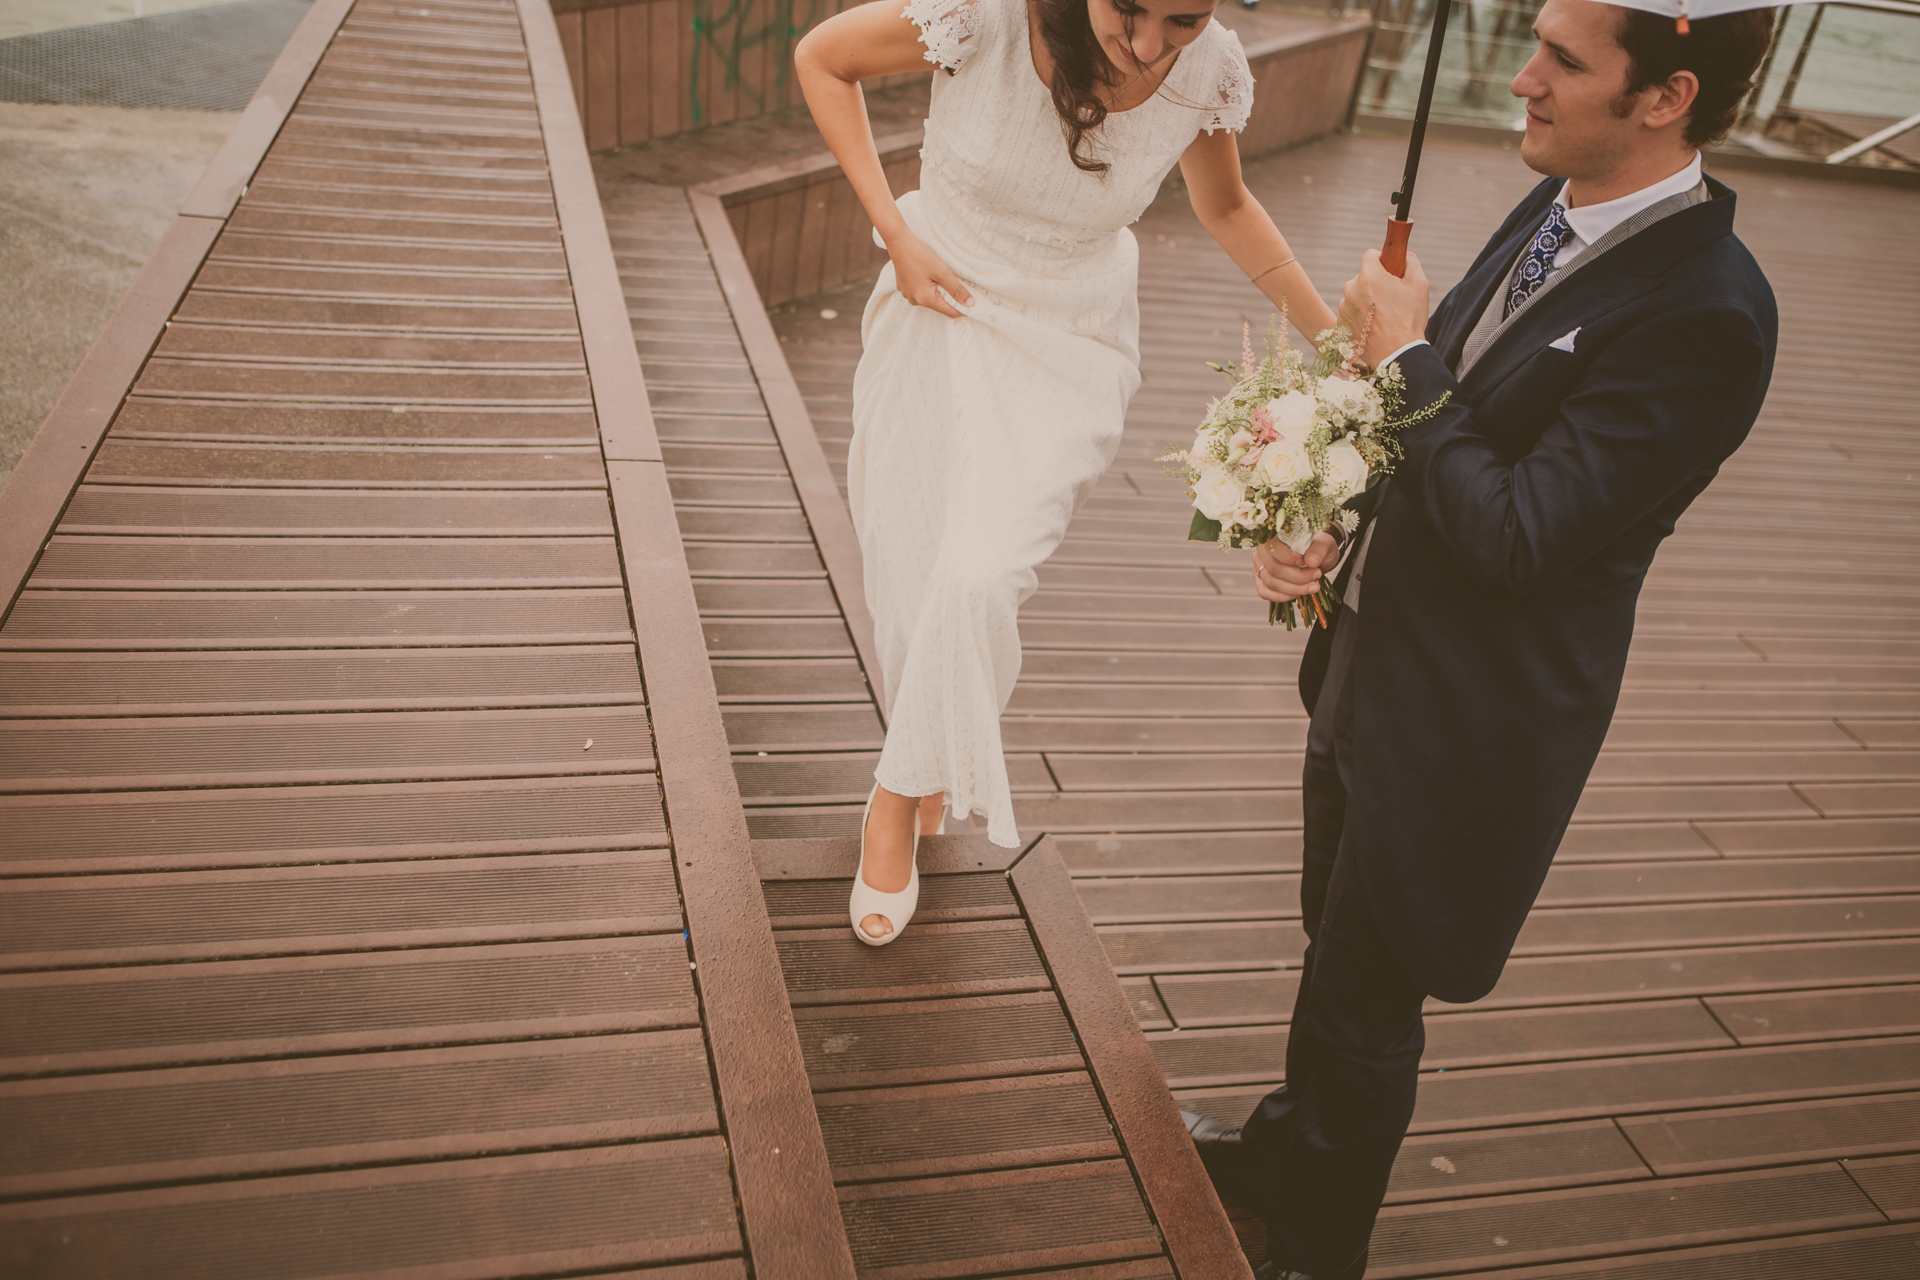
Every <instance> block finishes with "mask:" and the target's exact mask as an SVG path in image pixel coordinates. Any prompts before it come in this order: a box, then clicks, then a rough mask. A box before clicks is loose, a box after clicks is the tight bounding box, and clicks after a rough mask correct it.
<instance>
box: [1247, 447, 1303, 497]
mask: <svg viewBox="0 0 1920 1280" xmlns="http://www.w3.org/2000/svg"><path fill="white" fill-rule="evenodd" d="M1304 439H1305V433H1301V436H1300V437H1299V438H1295V437H1292V436H1285V435H1283V436H1281V437H1280V439H1278V440H1275V441H1274V442H1273V443H1272V444H1269V445H1268V446H1267V447H1266V448H1265V449H1264V450H1262V451H1261V454H1260V462H1259V465H1258V466H1256V467H1255V468H1254V474H1255V475H1257V476H1259V477H1260V482H1261V483H1262V484H1268V485H1272V486H1273V487H1274V488H1276V489H1280V490H1283V491H1284V490H1287V489H1291V488H1293V486H1295V485H1296V484H1299V483H1300V482H1301V481H1302V480H1305V479H1306V478H1307V477H1308V476H1310V475H1312V474H1313V460H1312V459H1311V458H1309V457H1308V456H1307V448H1306V444H1305V443H1304Z"/></svg>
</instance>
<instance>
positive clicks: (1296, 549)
mask: <svg viewBox="0 0 1920 1280" xmlns="http://www.w3.org/2000/svg"><path fill="white" fill-rule="evenodd" d="M1315 532H1316V530H1314V529H1313V528H1311V527H1310V526H1309V525H1308V524H1307V522H1306V521H1305V520H1302V519H1301V518H1300V517H1299V516H1295V517H1294V518H1293V519H1292V520H1290V521H1288V522H1287V523H1286V524H1284V525H1282V526H1280V528H1279V530H1278V531H1277V532H1276V533H1275V534H1274V536H1275V537H1276V538H1278V539H1280V541H1282V542H1284V543H1286V544H1287V547H1288V549H1289V550H1291V551H1292V552H1293V554H1295V555H1297V556H1303V555H1305V554H1307V546H1308V544H1309V543H1311V542H1312V541H1313V535H1314V533H1315Z"/></svg>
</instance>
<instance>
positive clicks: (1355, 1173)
mask: <svg viewBox="0 0 1920 1280" xmlns="http://www.w3.org/2000/svg"><path fill="white" fill-rule="evenodd" d="M1359 624H1360V615H1358V614H1356V613H1354V612H1352V611H1350V610H1343V611H1342V614H1341V617H1340V620H1339V625H1338V626H1337V627H1336V629H1335V632H1334V637H1333V641H1334V643H1333V652H1332V653H1331V655H1330V656H1329V661H1328V665H1327V680H1326V683H1325V684H1324V685H1322V686H1321V689H1322V692H1321V696H1320V699H1319V701H1318V703H1317V705H1316V706H1315V708H1314V717H1313V723H1312V726H1311V727H1310V728H1309V730H1308V732H1307V758H1306V769H1305V777H1304V779H1303V785H1304V788H1305V793H1304V805H1305V818H1306V833H1305V836H1306V851H1305V857H1304V865H1303V867H1302V874H1301V877H1300V907H1301V912H1302V923H1303V924H1304V926H1305V928H1306V932H1307V938H1308V946H1307V954H1306V962H1305V965H1304V967H1303V969H1302V972H1301V975H1300V993H1299V995H1298V997H1297V998H1296V999H1295V1002H1294V1009H1293V1023H1292V1025H1291V1027H1289V1029H1288V1035H1287V1080H1286V1083H1285V1084H1284V1085H1282V1086H1281V1087H1280V1088H1278V1089H1276V1090H1274V1091H1273V1092H1272V1093H1270V1094H1268V1095H1267V1096H1266V1097H1265V1098H1263V1099H1261V1101H1260V1105H1259V1106H1258V1107H1256V1108H1255V1109H1254V1112H1253V1115H1252V1116H1251V1117H1249V1118H1248V1120H1247V1123H1246V1127H1245V1133H1244V1139H1243V1140H1244V1141H1245V1143H1246V1144H1247V1149H1248V1154H1249V1156H1250V1158H1251V1164H1252V1166H1253V1168H1254V1169H1255V1170H1257V1171H1258V1173H1259V1179H1260V1184H1261V1185H1260V1192H1261V1202H1260V1203H1258V1204H1256V1205H1255V1206H1253V1207H1254V1208H1256V1209H1258V1210H1259V1211H1260V1213H1261V1216H1262V1217H1264V1218H1265V1219H1266V1222H1267V1242H1268V1244H1267V1247H1268V1252H1269V1256H1270V1257H1273V1258H1276V1259H1278V1260H1279V1261H1280V1262H1281V1264H1282V1265H1283V1266H1286V1267H1290V1268H1292V1269H1293V1270H1296V1271H1304V1272H1306V1273H1307V1274H1309V1275H1333V1274H1337V1273H1338V1272H1340V1271H1341V1270H1343V1269H1345V1268H1346V1267H1349V1266H1351V1265H1352V1264H1353V1263H1354V1262H1355V1261H1356V1260H1357V1259H1358V1258H1359V1256H1360V1251H1361V1250H1362V1249H1364V1248H1366V1246H1367V1241H1368V1239H1369V1237H1370V1236H1371V1235H1372V1233H1373V1224H1374V1219H1375V1218H1376V1217H1377V1216H1378V1214H1379V1212H1380V1202H1381V1200H1382V1198H1383V1197H1385V1195H1386V1192H1387V1178H1388V1176H1389V1175H1390V1174H1391V1173H1392V1171H1393V1162H1394V1158H1395V1157H1396V1156H1397V1155H1398V1154H1399V1151H1400V1142H1401V1139H1403V1138H1404V1137H1406V1133H1407V1126H1408V1125H1409V1124H1411V1123H1412V1121H1413V1104H1414V1092H1415V1088H1416V1085H1417V1083H1418V1074H1419V1070H1420V1053H1421V1050H1422V1049H1424V1048H1425V1047H1426V1028H1425V1026H1424V1024H1423V1023H1422V1021H1421V1017H1420V1010H1421V1006H1422V1004H1423V1003H1424V1002H1425V1000H1426V993H1425V992H1423V991H1421V990H1420V989H1419V988H1418V987H1417V986H1415V985H1414V983H1413V980H1412V979H1411V978H1410V977H1408V976H1407V974H1406V972H1405V970H1404V969H1402V968H1401V966H1400V965H1399V963H1398V962H1397V961H1395V960H1394V958H1393V955H1392V953H1391V952H1390V951H1389V950H1388V948H1387V945H1386V941H1385V939H1384V938H1383V937H1382V936H1381V932H1380V927H1379V925H1378V923H1377V922H1376V921H1375V919H1374V915H1373V911H1372V909H1371V908H1370V907H1369V906H1368V905H1367V893H1366V886H1365V884H1364V882H1363V877H1362V875H1361V873H1360V869H1359V867H1358V866H1357V865H1356V855H1357V851H1356V850H1355V849H1354V848H1353V847H1352V841H1351V840H1350V839H1349V838H1348V834H1347V823H1346V815H1347V806H1348V804H1349V803H1350V802H1351V803H1355V804H1364V803H1366V797H1365V796H1350V794H1349V788H1348V785H1347V779H1348V777H1349V776H1350V770H1348V769H1346V768H1343V764H1344V763H1345V762H1346V761H1349V760H1351V757H1352V751H1353V699H1352V687H1353V665H1352V657H1353V649H1354V637H1355V633H1356V632H1357V631H1358V630H1359Z"/></svg>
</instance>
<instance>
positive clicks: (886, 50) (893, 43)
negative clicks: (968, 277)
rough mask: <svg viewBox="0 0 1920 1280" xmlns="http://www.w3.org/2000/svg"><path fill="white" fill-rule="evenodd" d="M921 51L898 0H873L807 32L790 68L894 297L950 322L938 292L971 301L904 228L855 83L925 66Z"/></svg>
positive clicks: (950, 311)
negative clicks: (864, 221)
mask: <svg viewBox="0 0 1920 1280" xmlns="http://www.w3.org/2000/svg"><path fill="white" fill-rule="evenodd" d="M926 53H927V50H926V46H925V45H923V44H921V43H920V32H919V30H918V28H916V27H915V26H914V25H913V24H912V23H911V22H909V21H907V19H906V18H905V17H903V16H902V15H901V12H900V7H899V6H898V5H897V3H894V2H890V0H880V2H879V3H876V4H863V5H859V6H857V7H855V8H852V9H848V10H847V11H846V12H844V13H841V14H838V15H836V16H834V17H831V18H828V19H827V20H826V21H825V22H823V23H821V24H820V25H819V26H817V27H815V28H814V29H813V30H812V31H809V32H808V33H807V34H806V37H805V38H804V39H802V40H801V41H800V43H799V45H798V46H796V47H795V49H794V51H793V68H794V73H795V75H796V77H797V78H798V79H799V81H800V91H801V92H802V93H804V94H805V95H806V98H807V107H808V108H809V109H810V110H811V111H812V112H813V122H814V123H815V124H816V125H818V126H819V128H820V136H821V137H823V138H825V139H826V141H827V146H828V147H829V148H830V149H831V150H832V151H833V158H834V159H836V160H838V161H839V162H840V168H841V171H842V172H844V173H845V174H846V175H847V181H848V182H850V183H851V184H853V192H854V194H855V195H856V196H858V197H860V204H861V205H862V207H864V208H865V209H866V211H867V217H869V218H871V219H872V220H873V227H874V230H875V231H878V232H879V233H880V239H881V240H882V241H883V242H884V243H885V244H886V246H887V256H888V257H890V258H892V259H893V273H894V280H895V285H896V286H897V287H898V288H899V290H900V293H901V296H903V297H904V298H906V300H907V301H908V302H911V303H913V304H914V305H915V306H917V307H930V308H932V309H933V310H935V311H938V312H939V313H940V314H942V315H945V316H951V317H953V318H954V319H956V320H957V319H959V318H960V312H958V311H957V310H955V309H954V307H953V305H952V304H951V303H949V302H948V301H947V300H946V298H943V297H941V296H940V290H941V289H945V290H946V292H947V294H948V296H949V297H952V298H954V299H957V300H958V301H959V302H960V303H962V304H963V305H967V306H971V305H972V304H973V295H972V294H970V293H968V292H967V288H966V286H965V285H963V284H961V283H960V277H958V276H956V275H955V274H954V273H953V268H951V267H949V266H948V265H947V264H946V263H945V262H943V261H942V260H941V258H940V255H939V254H937V253H935V252H934V251H933V249H932V248H931V247H930V246H929V245H928V244H927V242H926V241H924V240H922V239H921V238H920V237H919V236H916V235H914V234H913V232H912V231H910V230H908V229H907V223H906V220H905V219H904V218H902V217H901V216H900V207H899V205H897V204H895V203H894V199H893V192H892V191H891V190H890V189H889V188H888V186H887V175H886V171H885V170H884V169H882V168H881V166H880V153H879V152H878V151H876V150H875V149H874V145H873V126H872V124H871V123H870V122H869V121H868V120H867V100H866V97H865V95H864V94H862V93H861V92H860V82H861V81H862V80H869V79H872V78H873V77H874V76H891V75H900V74H902V73H904V72H908V71H925V70H927V69H928V67H929V65H930V64H929V63H928V62H927V60H926Z"/></svg>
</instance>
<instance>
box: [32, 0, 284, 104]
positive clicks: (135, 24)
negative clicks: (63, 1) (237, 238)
mask: <svg viewBox="0 0 1920 1280" xmlns="http://www.w3.org/2000/svg"><path fill="white" fill-rule="evenodd" d="M311 3H312V0H238V3H235V4H222V5H216V6H214V7H212V8H207V9H189V10H185V11H183V12H179V13H165V14H157V15H155V16H154V17H151V18H132V19H129V20H127V21H124V22H104V23H101V24H99V25H98V26H92V27H71V28H68V29H67V30H64V31H41V32H36V33H35V34H33V35H25V36H14V37H13V38H12V39H8V40H0V102H43V103H58V104H62V105H69V106H112V107H174V108H180V109H186V110H198V111H238V110H240V109H241V108H243V107H245V106H246V105H247V100H248V99H250V98H251V97H253V91H254V90H255V89H256V88H258V87H259V85H260V80H261V78H262V77H263V76H265V75H266V73H267V68H269V67H271V66H272V65H273V60H274V59H275V58H276V57H278V56H279V54H280V50H281V49H282V48H283V47H284V46H285V45H286V43H287V40H288V38H289V37H291V36H292V35H293V29H294V28H295V27H297V26H298V25H299V24H300V20H301V19H302V18H304V17H306V14H307V8H308V6H309V5H310V4H311Z"/></svg>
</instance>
